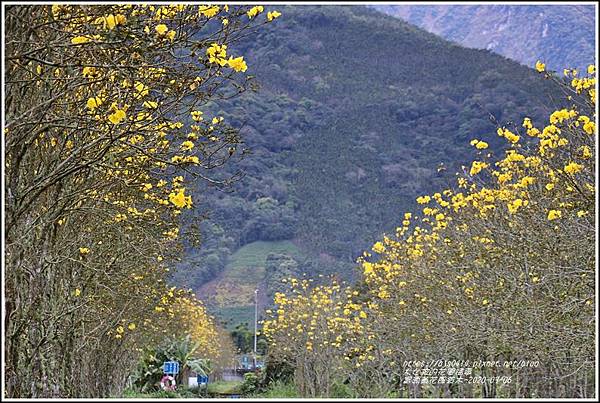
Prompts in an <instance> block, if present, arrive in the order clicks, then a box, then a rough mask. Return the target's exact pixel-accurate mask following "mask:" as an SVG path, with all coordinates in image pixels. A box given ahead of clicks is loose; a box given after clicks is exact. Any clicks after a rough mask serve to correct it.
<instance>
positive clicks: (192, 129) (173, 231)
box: [3, 4, 273, 397]
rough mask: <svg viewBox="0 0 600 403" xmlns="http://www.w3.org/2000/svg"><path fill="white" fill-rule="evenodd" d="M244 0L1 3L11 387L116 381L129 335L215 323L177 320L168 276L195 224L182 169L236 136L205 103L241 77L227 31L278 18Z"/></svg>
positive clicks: (53, 389)
mask: <svg viewBox="0 0 600 403" xmlns="http://www.w3.org/2000/svg"><path fill="white" fill-rule="evenodd" d="M252 10H255V7H249V6H239V7H238V6H236V7H228V6H224V5H218V6H217V5H199V6H198V5H196V6H185V5H156V6H155V5H132V4H128V5H119V4H113V5H52V6H51V5H47V6H46V5H30V6H16V5H14V6H10V7H7V9H6V11H7V12H6V16H5V17H6V19H5V27H6V31H5V33H6V38H7V43H6V49H5V56H6V76H5V84H6V102H5V115H6V126H5V128H4V136H3V138H4V145H5V150H6V159H5V171H6V198H5V204H6V208H5V216H6V224H5V235H6V241H7V247H6V255H5V257H6V295H5V297H6V318H7V321H6V325H7V326H6V339H7V342H6V371H5V374H6V375H5V376H6V388H7V389H6V390H7V395H8V396H11V397H49V396H58V397H70V396H77V397H94V396H106V395H109V394H118V393H119V391H120V390H121V389H122V387H123V386H124V382H125V379H126V375H127V373H128V371H129V370H130V369H131V367H132V365H134V364H135V361H136V350H135V349H136V348H139V347H140V346H141V345H143V344H144V343H146V342H150V341H151V340H153V339H155V338H156V337H160V334H161V333H162V330H163V328H165V327H169V326H174V324H173V321H175V320H179V319H177V318H180V323H181V324H182V325H180V324H178V325H176V326H179V327H181V328H182V329H186V331H189V332H192V333H194V334H196V335H197V337H199V338H201V339H202V340H204V341H203V342H206V339H207V338H210V337H213V333H212V332H213V331H212V330H211V329H212V325H211V324H210V323H209V322H205V324H202V323H203V322H202V321H200V324H199V325H198V326H199V327H196V328H193V329H192V328H187V327H186V326H187V325H185V324H186V323H187V322H186V320H184V319H181V318H183V316H181V315H183V314H180V313H178V312H180V311H181V310H183V311H185V310H186V309H187V310H188V311H189V309H188V308H185V305H181V303H175V302H174V301H176V300H177V298H181V297H183V294H179V291H178V290H172V289H170V288H169V287H168V286H167V285H166V284H165V278H166V274H167V272H168V271H169V266H170V265H171V264H172V263H173V262H174V261H175V259H176V258H177V256H178V253H179V250H180V248H179V242H180V240H181V239H182V238H184V237H185V236H186V235H193V234H186V233H185V228H183V227H180V225H179V219H180V216H181V214H182V212H183V211H185V210H188V209H191V208H193V207H194V205H195V203H196V202H197V201H195V200H193V199H192V192H193V188H192V181H190V179H195V181H194V183H196V184H197V185H198V186H203V185H206V184H207V183H210V184H211V185H217V186H220V185H223V184H224V183H225V182H227V181H229V179H225V180H223V179H221V180H217V179H215V178H214V177H213V175H212V174H211V172H212V170H214V169H217V168H218V167H220V166H221V165H223V164H224V163H226V162H227V160H228V159H229V158H230V157H231V156H232V155H234V154H235V153H236V152H237V146H238V144H239V143H240V141H241V139H240V137H239V134H238V131H237V130H236V129H235V128H232V127H230V126H229V125H228V124H227V123H226V122H224V120H223V118H222V117H219V116H204V113H203V110H202V109H203V107H204V106H205V105H206V104H207V102H209V101H214V100H218V99H220V98H223V97H232V96H236V95H237V94H239V93H240V92H242V91H244V90H246V89H247V88H248V86H249V84H250V81H249V76H247V75H246V74H245V73H244V72H246V71H247V70H248V69H251V67H248V66H247V65H246V62H245V61H244V58H243V56H241V55H239V54H237V53H236V52H235V50H234V49H233V46H231V47H229V48H228V45H230V44H231V43H232V42H235V38H237V37H239V36H240V35H248V34H250V33H251V32H252V31H253V30H254V29H257V28H258V27H259V26H261V25H263V24H267V23H269V22H270V21H272V20H273V16H272V15H271V16H270V17H268V16H266V15H263V14H262V12H263V10H256V11H252ZM250 11H252V13H251V14H252V15H250V14H249V13H250ZM213 49H218V51H215V52H213ZM198 312H199V311H198ZM96 379H103V381H102V382H96V381H95V380H96ZM104 380H106V381H104Z"/></svg>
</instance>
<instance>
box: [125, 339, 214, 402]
mask: <svg viewBox="0 0 600 403" xmlns="http://www.w3.org/2000/svg"><path fill="white" fill-rule="evenodd" d="M198 354H200V352H199V351H198V344H196V343H193V342H192V341H191V339H190V337H186V338H184V339H167V340H165V341H164V342H163V343H161V344H160V345H158V346H157V347H155V348H151V347H147V348H146V349H145V350H144V351H143V352H142V356H141V358H140V362H139V364H138V367H137V370H136V372H135V373H134V374H133V384H134V386H135V388H136V390H139V391H140V392H143V393H145V392H151V391H156V390H158V389H159V388H160V379H161V378H162V376H163V368H162V366H163V364H164V362H165V361H178V362H179V363H180V372H179V374H178V375H177V376H176V378H175V379H176V381H177V384H178V385H180V384H181V382H182V379H183V377H184V376H187V374H188V373H189V370H192V371H195V372H196V373H199V374H203V375H207V374H208V373H210V372H211V364H210V361H209V360H207V359H202V358H198V357H197V355H198Z"/></svg>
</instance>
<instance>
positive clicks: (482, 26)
mask: <svg viewBox="0 0 600 403" xmlns="http://www.w3.org/2000/svg"><path fill="white" fill-rule="evenodd" d="M372 7H373V8H374V9H376V10H378V11H381V12H384V13H386V14H389V15H392V16H395V17H398V18H402V19H403V20H405V21H408V22H410V23H411V24H414V25H417V26H419V27H421V28H423V29H425V30H427V31H429V32H432V33H434V34H436V35H440V36H441V37H443V38H445V39H448V40H450V41H453V42H456V43H459V44H460V45H462V46H466V47H470V48H477V49H488V50H491V51H494V52H496V53H498V54H500V55H503V56H506V57H508V58H511V59H513V60H516V61H518V62H520V63H522V64H524V65H526V66H530V67H531V66H533V65H534V64H535V62H536V60H538V59H540V60H543V61H545V62H546V64H547V66H548V67H549V68H551V69H554V70H558V71H562V69H563V68H565V67H569V66H570V67H573V68H580V69H581V68H585V67H587V65H588V64H591V63H594V49H595V44H594V42H595V39H594V38H595V33H594V32H595V23H594V6H593V5H592V4H591V3H590V4H589V5H581V4H578V5H571V4H568V5H567V4H564V5H548V4H538V5H465V4H463V5H374V6H372Z"/></svg>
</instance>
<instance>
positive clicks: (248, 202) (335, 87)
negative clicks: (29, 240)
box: [174, 6, 556, 325]
mask: <svg viewBox="0 0 600 403" xmlns="http://www.w3.org/2000/svg"><path fill="white" fill-rule="evenodd" d="M281 12H282V14H283V16H282V17H281V18H280V19H279V20H278V21H277V23H275V24H272V25H271V26H270V27H267V28H266V29H264V30H262V31H261V32H260V33H258V34H256V35H252V36H251V37H248V38H247V39H243V40H242V41H239V42H237V43H232V44H231V45H230V48H231V49H235V51H236V52H240V53H242V54H244V55H245V58H246V60H247V62H248V73H250V74H253V75H255V76H256V82H257V83H258V84H259V85H260V90H259V91H258V92H247V93H244V94H243V96H241V97H239V98H237V99H235V100H233V101H230V102H227V103H225V102H223V103H221V104H219V105H216V104H213V105H211V106H210V108H211V109H212V110H214V111H215V112H218V113H219V114H220V115H222V116H224V117H225V120H226V121H227V122H229V123H230V124H232V125H233V126H242V134H243V137H244V138H245V139H246V143H245V144H244V146H245V147H246V148H247V149H249V150H250V152H249V153H248V154H247V155H246V156H245V157H244V158H243V159H242V160H241V161H240V162H238V163H232V164H230V165H229V168H228V169H230V173H234V171H235V170H237V169H241V170H243V172H244V173H245V176H244V177H243V178H242V179H241V180H239V181H237V182H236V183H235V184H234V185H233V187H232V188H231V189H229V191H220V190H214V189H213V190H210V189H209V190H206V189H203V190H201V192H200V193H199V194H198V195H197V196H196V197H195V198H194V200H200V203H201V204H202V206H203V207H204V208H205V209H206V210H207V211H208V214H209V217H210V219H209V220H207V221H204V222H203V224H202V245H201V247H200V248H199V249H196V248H192V247H190V248H188V250H187V251H186V256H187V257H186V258H185V259H184V260H183V261H182V263H181V266H180V267H179V270H178V271H177V272H176V273H175V274H174V281H176V282H177V283H178V284H182V285H184V286H189V287H191V288H194V289H195V290H197V291H198V294H199V295H200V296H201V297H202V298H203V299H204V300H206V301H207V303H208V306H209V307H210V308H211V309H212V310H213V312H216V313H217V314H219V315H221V316H222V317H226V318H231V319H232V322H231V324H232V325H233V324H235V323H234V322H237V321H240V320H246V321H248V320H251V318H252V313H251V312H253V298H254V289H255V288H256V287H257V286H258V287H259V289H260V293H259V294H260V295H261V298H262V300H261V304H262V303H266V301H267V299H266V296H268V295H270V294H271V293H272V292H273V284H275V283H276V282H277V281H278V280H279V279H280V278H282V277H285V276H287V275H289V274H294V275H302V273H307V274H310V275H312V276H315V275H317V274H319V273H323V274H331V273H335V274H337V275H338V276H339V277H341V278H342V279H347V280H349V279H352V276H353V273H354V269H353V267H354V265H355V263H354V262H355V259H356V258H357V256H359V255H360V254H361V253H362V251H363V250H365V249H367V248H368V247H369V245H370V244H372V242H373V241H374V240H375V239H377V238H378V237H380V236H381V234H382V233H385V232H388V233H389V232H391V231H394V229H395V226H396V224H397V222H399V220H400V217H401V215H402V214H403V213H404V212H405V211H408V209H410V208H412V207H414V206H415V197H417V196H418V195H420V194H424V193H426V192H429V191H433V190H434V189H438V188H440V185H442V186H443V185H445V184H447V183H448V182H449V181H452V180H453V176H452V174H451V173H453V172H456V170H457V169H460V166H461V164H464V163H467V162H468V161H470V160H471V158H472V156H473V155H474V152H475V150H474V149H473V148H472V147H470V146H469V142H470V140H471V139H473V138H478V139H482V140H485V141H486V142H488V143H489V144H490V150H492V152H494V151H495V152H496V154H498V155H500V154H502V153H501V147H502V144H503V139H501V138H499V137H498V136H497V135H496V128H497V124H502V125H507V126H508V127H514V126H518V123H514V122H520V121H522V119H523V118H524V117H525V116H530V117H532V119H533V120H534V122H535V121H536V120H539V119H541V118H540V117H541V116H544V115H547V114H548V111H550V110H551V108H554V107H556V105H553V104H552V101H551V99H552V96H551V92H552V88H551V87H550V84H549V83H548V82H545V81H544V80H543V78H542V77H541V76H540V75H539V74H538V73H536V72H535V71H534V70H532V69H530V68H528V67H525V66H523V65H520V64H519V63H517V62H515V61H512V60H509V59H507V58H505V57H502V56H499V55H497V54H494V53H492V52H491V51H488V50H476V49H468V48H464V47H461V46H459V45H457V44H455V43H451V42H448V41H446V40H444V39H442V38H440V37H438V36H436V35H434V34H431V33H428V32H426V31H424V30H421V29H419V28H417V27H415V26H413V25H411V24H408V23H406V22H404V21H402V20H400V19H397V18H394V17H390V16H387V15H384V14H382V13H380V12H378V11H376V10H373V9H370V8H366V7H358V6H315V7H306V6H303V7H294V6H288V7H285V8H283V9H281ZM540 56H541V58H543V55H540ZM532 112H533V113H532Z"/></svg>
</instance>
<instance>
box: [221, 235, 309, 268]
mask: <svg viewBox="0 0 600 403" xmlns="http://www.w3.org/2000/svg"><path fill="white" fill-rule="evenodd" d="M269 253H285V254H288V255H292V256H297V255H298V254H299V253H300V252H299V250H298V248H297V247H296V245H294V244H293V243H292V242H290V241H273V242H266V241H256V242H252V243H249V244H248V245H245V246H243V247H241V248H240V249H238V250H237V251H236V252H235V253H234V254H233V255H231V258H230V260H229V264H228V265H227V267H226V269H234V270H239V269H243V268H244V267H264V266H265V260H266V258H267V255H268V254H269Z"/></svg>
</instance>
